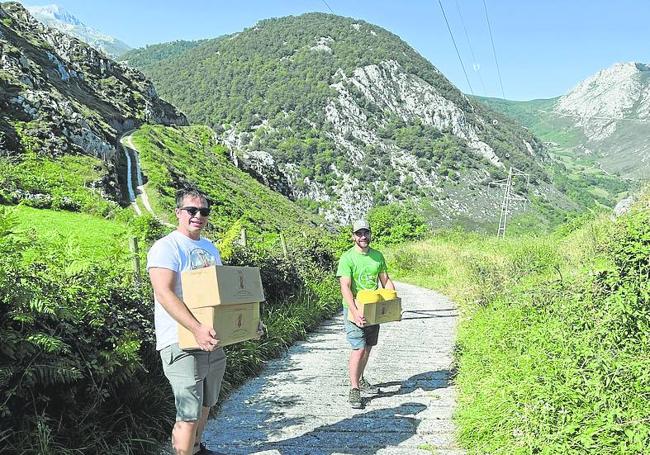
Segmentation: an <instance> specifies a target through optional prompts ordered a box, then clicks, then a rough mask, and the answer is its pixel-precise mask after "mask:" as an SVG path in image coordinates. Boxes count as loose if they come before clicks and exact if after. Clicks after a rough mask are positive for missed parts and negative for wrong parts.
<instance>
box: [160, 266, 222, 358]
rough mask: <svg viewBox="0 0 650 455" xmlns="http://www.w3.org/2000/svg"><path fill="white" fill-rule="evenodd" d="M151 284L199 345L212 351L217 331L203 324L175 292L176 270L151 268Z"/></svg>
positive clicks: (163, 302)
mask: <svg viewBox="0 0 650 455" xmlns="http://www.w3.org/2000/svg"><path fill="white" fill-rule="evenodd" d="M149 277H150V278H151V286H152V287H153V292H154V294H155V295H156V299H157V300H158V302H159V303H160V304H161V305H162V306H163V308H164V309H165V310H166V311H167V313H169V314H170V316H171V317H172V318H174V320H176V322H178V323H179V324H181V325H182V326H183V327H185V328H186V329H187V330H189V331H190V332H192V335H194V338H195V339H196V342H197V343H198V345H199V347H200V348H201V349H202V350H204V351H212V350H214V349H215V348H216V347H217V344H218V343H219V340H217V339H216V338H215V336H216V332H215V331H214V329H212V328H211V327H208V326H206V325H203V324H201V323H200V322H199V321H197V320H196V318H195V317H194V315H192V313H191V312H190V310H188V309H187V306H185V303H183V301H182V300H181V299H179V298H178V296H177V295H176V293H175V292H174V281H175V278H176V272H174V271H173V270H169V269H165V268H162V267H151V268H150V269H149Z"/></svg>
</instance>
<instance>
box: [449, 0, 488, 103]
mask: <svg viewBox="0 0 650 455" xmlns="http://www.w3.org/2000/svg"><path fill="white" fill-rule="evenodd" d="M456 9H457V10H458V15H459V16H460V23H461V24H462V26H463V31H464V32H465V38H467V45H468V46H469V51H470V52H471V54H472V60H473V61H474V62H477V60H476V55H475V54H474V48H472V42H471V41H470V39H469V34H468V33H467V27H465V20H464V19H463V15H462V13H461V12H460V5H459V4H458V0H456ZM479 70H480V68H479ZM475 72H476V74H477V75H478V79H479V81H481V87H483V93H485V95H486V96H487V89H486V88H485V84H484V83H483V76H481V73H480V71H475Z"/></svg>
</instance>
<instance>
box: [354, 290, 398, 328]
mask: <svg viewBox="0 0 650 455" xmlns="http://www.w3.org/2000/svg"><path fill="white" fill-rule="evenodd" d="M356 301H357V308H359V310H360V311H361V314H363V317H364V318H366V326H369V325H376V324H383V323H385V322H391V321H401V320H402V299H400V298H399V297H397V293H396V292H395V291H393V290H391V289H377V290H376V291H369V290H362V291H359V293H358V294H357V297H356ZM348 319H349V320H350V321H351V322H354V319H353V318H352V312H351V311H348Z"/></svg>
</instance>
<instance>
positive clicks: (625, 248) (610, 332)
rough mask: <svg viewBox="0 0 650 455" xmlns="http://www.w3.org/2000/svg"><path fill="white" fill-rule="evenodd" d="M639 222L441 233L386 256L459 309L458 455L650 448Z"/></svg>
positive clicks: (646, 253)
mask: <svg viewBox="0 0 650 455" xmlns="http://www.w3.org/2000/svg"><path fill="white" fill-rule="evenodd" d="M644 204H645V202H644ZM649 221H650V219H649V217H648V214H647V212H646V211H645V210H639V211H637V212H635V213H633V214H631V215H627V216H625V217H622V218H620V219H618V220H617V221H616V222H611V221H610V220H609V218H608V217H603V218H599V219H595V220H584V219H583V220H577V221H575V222H574V223H573V224H572V225H567V226H565V227H564V228H563V229H562V230H561V231H558V232H556V233H555V234H552V235H548V236H543V237H530V236H528V237H525V236H524V237H512V238H509V239H507V240H505V241H499V240H497V239H495V238H487V237H483V236H480V235H478V234H466V233H462V232H449V233H443V234H440V235H438V236H436V237H435V238H434V239H432V240H430V241H427V242H421V243H418V244H412V245H407V246H403V247H400V248H395V249H394V250H392V251H390V252H389V254H388V255H387V258H388V261H389V264H390V266H392V271H393V272H392V273H393V274H394V275H395V276H396V277H397V278H399V279H402V280H406V281H410V282H413V283H417V284H420V285H424V286H428V287H431V288H434V289H438V290H440V291H442V292H444V293H447V294H448V295H450V296H452V297H453V298H454V299H455V301H456V302H458V304H459V305H460V309H461V313H462V321H461V326H460V329H459V334H458V341H457V343H458V347H457V362H458V364H457V369H458V375H457V377H456V383H457V386H458V388H459V409H458V412H457V416H456V419H457V423H458V425H459V436H460V441H461V443H462V445H464V446H465V447H467V448H468V449H469V452H470V453H477V454H478V453H509V454H510V453H513V454H515V453H517V454H519V453H520V454H529V453H549V454H551V453H553V454H555V453H558V454H560V453H562V454H564V453H602V454H605V453H612V454H613V453H617V454H638V453H644V451H645V450H647V448H648V447H650V427H649V426H648V418H649V414H648V410H649V409H650V395H649V394H648V391H649V390H650V374H649V373H648V372H649V371H650V357H649V355H648V354H649V353H650V339H649V338H648V333H649V330H650V309H649V308H650V306H649V305H648V295H649V288H648V283H649V281H648V277H649V276H650V269H649V268H648V263H649V259H650V242H649V240H648V239H650V232H649V230H648V226H650V222H649Z"/></svg>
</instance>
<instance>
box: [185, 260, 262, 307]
mask: <svg viewBox="0 0 650 455" xmlns="http://www.w3.org/2000/svg"><path fill="white" fill-rule="evenodd" d="M181 284H182V285H183V301H184V302H185V304H186V305H187V307H188V308H190V309H191V308H203V307H211V306H217V305H239V304H241V303H251V302H262V301H264V300H266V299H265V298H264V290H263V289H262V278H261V277H260V269H259V268H258V267H232V266H223V265H219V266H214V265H213V266H211V267H203V268H201V269H195V270H188V271H187V272H183V273H181Z"/></svg>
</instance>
